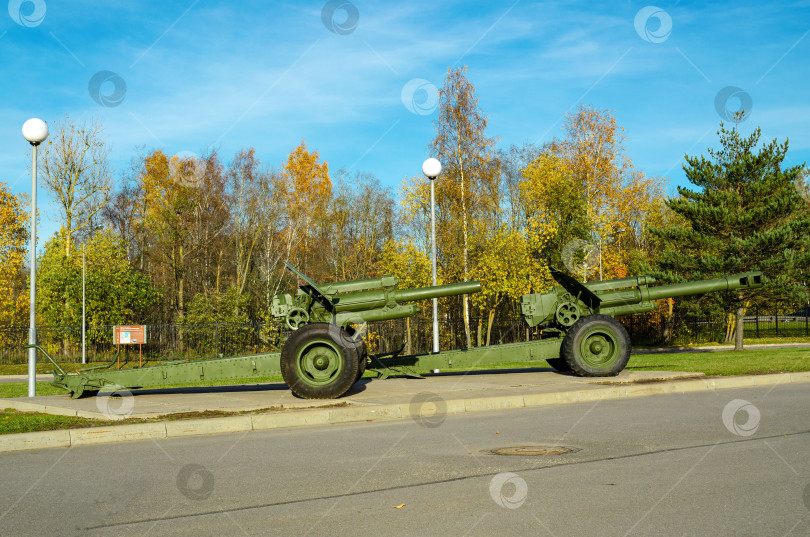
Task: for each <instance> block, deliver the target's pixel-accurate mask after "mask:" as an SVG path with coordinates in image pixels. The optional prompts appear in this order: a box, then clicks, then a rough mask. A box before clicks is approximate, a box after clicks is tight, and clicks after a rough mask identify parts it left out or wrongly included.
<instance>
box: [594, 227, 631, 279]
mask: <svg viewBox="0 0 810 537" xmlns="http://www.w3.org/2000/svg"><path fill="white" fill-rule="evenodd" d="M625 231H627V230H626V229H617V230H616V231H614V232H612V233H608V234H607V236H608V237H612V236H613V235H615V234H617V233H624V232H625ZM604 238H605V237H602V236H601V235H599V281H600V282H601V281H602V241H603V240H604Z"/></svg>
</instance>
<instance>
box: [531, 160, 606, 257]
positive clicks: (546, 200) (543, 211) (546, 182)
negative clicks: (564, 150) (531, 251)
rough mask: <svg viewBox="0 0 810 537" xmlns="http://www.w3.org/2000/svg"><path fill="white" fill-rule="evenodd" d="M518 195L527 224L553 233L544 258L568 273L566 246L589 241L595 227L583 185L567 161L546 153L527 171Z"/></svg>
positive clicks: (544, 249) (546, 243)
mask: <svg viewBox="0 0 810 537" xmlns="http://www.w3.org/2000/svg"><path fill="white" fill-rule="evenodd" d="M518 192H519V193H520V197H521V199H523V200H524V203H525V212H524V219H525V220H524V222H526V223H528V222H530V221H531V222H535V223H536V224H538V225H542V226H545V228H546V229H550V230H553V232H552V235H551V237H549V240H547V241H546V242H545V244H544V245H543V249H542V252H541V254H540V255H541V256H542V257H543V258H544V259H546V260H547V262H548V264H550V265H551V266H553V267H554V268H556V269H557V270H564V269H565V260H564V259H563V250H564V249H565V245H566V244H569V243H570V242H571V241H575V240H577V239H581V240H584V239H587V238H589V237H590V234H591V230H592V226H593V222H592V221H591V218H590V214H589V212H588V202H587V199H586V197H585V190H584V187H583V184H582V182H581V181H578V180H577V179H576V178H575V177H574V175H573V174H572V173H571V171H570V169H569V167H568V165H567V163H566V161H564V160H563V159H562V158H561V157H560V156H559V155H557V154H555V153H554V152H552V151H546V152H544V153H543V154H541V155H540V156H539V157H537V159H535V160H534V162H532V163H530V164H529V165H528V166H526V168H525V169H524V170H523V180H522V181H521V182H520V183H519V184H518ZM569 264H570V263H569Z"/></svg>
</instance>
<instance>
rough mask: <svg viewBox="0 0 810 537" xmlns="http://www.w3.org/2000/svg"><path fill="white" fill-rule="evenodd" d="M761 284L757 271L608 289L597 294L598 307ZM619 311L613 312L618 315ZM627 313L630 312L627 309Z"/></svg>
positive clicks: (759, 273)
mask: <svg viewBox="0 0 810 537" xmlns="http://www.w3.org/2000/svg"><path fill="white" fill-rule="evenodd" d="M761 286H762V273H761V272H759V271H754V272H743V273H741V274H735V275H733V276H726V277H724V278H715V279H713V280H700V281H696V282H684V283H675V284H669V285H658V286H656V287H646V286H645V287H640V288H639V289H628V290H622V291H608V292H604V293H601V294H599V295H598V296H599V298H600V299H601V304H600V307H602V308H609V307H614V306H622V305H626V306H628V307H630V308H632V306H631V305H632V304H638V303H642V302H649V301H652V300H660V299H662V298H677V297H680V296H694V295H702V294H704V293H712V292H716V291H734V290H738V289H755V288H757V287H761ZM622 313H624V312H621V313H614V315H619V314H622ZM627 313H632V311H628V312H627Z"/></svg>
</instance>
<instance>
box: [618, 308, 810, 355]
mask: <svg viewBox="0 0 810 537" xmlns="http://www.w3.org/2000/svg"><path fill="white" fill-rule="evenodd" d="M780 310H781V312H780ZM785 312H789V313H785ZM618 320H620V321H621V322H622V324H624V326H625V327H626V328H627V331H628V333H629V334H630V338H631V340H632V341H633V345H635V346H670V345H688V344H696V343H711V342H722V341H723V340H724V339H725V334H726V327H727V324H726V321H725V320H724V319H722V318H710V317H696V316H673V317H672V318H668V317H666V316H663V315H658V314H656V313H651V314H637V315H625V316H622V317H618ZM743 336H744V337H745V338H789V337H808V336H810V306H803V307H795V306H784V307H782V308H774V310H773V311H771V312H767V311H755V312H754V314H753V315H749V316H746V317H743Z"/></svg>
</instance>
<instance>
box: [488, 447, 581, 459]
mask: <svg viewBox="0 0 810 537" xmlns="http://www.w3.org/2000/svg"><path fill="white" fill-rule="evenodd" d="M575 451H579V450H578V449H576V448H570V447H565V446H516V447H505V448H498V449H493V450H492V453H494V454H495V455H523V456H527V457H532V456H536V455H565V454H566V453H574V452H575Z"/></svg>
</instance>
